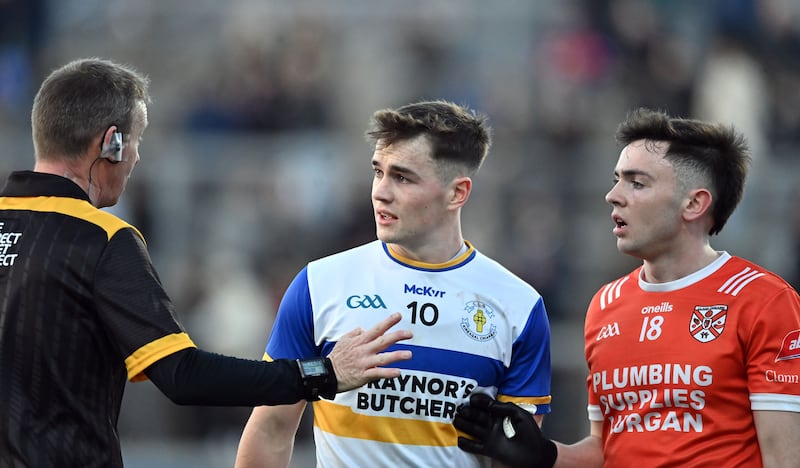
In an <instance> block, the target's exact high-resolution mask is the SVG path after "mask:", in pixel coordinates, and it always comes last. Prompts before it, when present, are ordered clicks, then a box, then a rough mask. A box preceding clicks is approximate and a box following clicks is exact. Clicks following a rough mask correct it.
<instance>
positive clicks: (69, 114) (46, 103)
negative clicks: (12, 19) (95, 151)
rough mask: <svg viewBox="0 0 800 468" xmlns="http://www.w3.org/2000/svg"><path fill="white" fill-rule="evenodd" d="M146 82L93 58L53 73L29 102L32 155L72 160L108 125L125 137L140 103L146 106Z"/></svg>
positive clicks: (120, 67) (122, 67)
mask: <svg viewBox="0 0 800 468" xmlns="http://www.w3.org/2000/svg"><path fill="white" fill-rule="evenodd" d="M149 84H150V81H149V78H147V77H146V76H144V75H141V74H140V73H138V72H137V71H135V70H134V69H133V68H131V67H128V66H126V65H120V64H117V63H114V62H111V61H109V60H104V59H99V58H85V59H78V60H74V61H72V62H70V63H68V64H66V65H64V66H62V67H60V68H58V69H56V70H54V71H53V72H52V73H51V74H50V75H49V76H48V77H47V78H46V79H45V80H44V82H43V83H42V86H41V87H40V88H39V91H38V92H37V93H36V97H35V98H34V100H33V110H32V112H31V126H32V128H33V144H34V147H35V148H36V154H37V155H43V156H44V157H47V155H51V154H59V155H64V156H68V157H69V156H72V157H77V156H79V155H80V154H82V153H83V152H84V151H86V148H87V147H88V146H89V144H90V143H91V141H92V138H94V137H95V136H97V135H98V134H99V133H101V132H103V131H104V130H106V129H107V128H108V127H109V126H111V125H116V126H117V127H118V128H119V131H120V132H123V133H126V134H127V133H129V132H130V131H131V126H132V125H133V123H134V122H133V120H134V118H136V117H137V116H138V112H137V110H138V109H139V108H140V107H139V105H140V103H144V104H145V105H147V104H149V103H150V96H149V94H148V86H149ZM135 112H137V115H134V113H135Z"/></svg>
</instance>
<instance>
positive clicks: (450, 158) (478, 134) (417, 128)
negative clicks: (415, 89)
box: [367, 100, 492, 175]
mask: <svg viewBox="0 0 800 468" xmlns="http://www.w3.org/2000/svg"><path fill="white" fill-rule="evenodd" d="M487 120H488V119H487V117H486V116H485V115H483V114H479V113H477V112H475V111H473V110H471V109H469V108H467V107H464V106H459V105H457V104H454V103H452V102H447V101H442V100H437V101H421V102H416V103H413V104H407V105H405V106H402V107H399V108H397V109H383V110H379V111H376V112H375V113H374V114H373V115H372V121H371V122H370V130H369V131H368V132H367V139H368V140H371V141H373V142H376V143H377V142H378V140H380V141H381V143H382V144H384V145H386V146H389V145H392V144H394V143H396V142H398V141H404V140H410V139H413V138H416V137H418V136H420V135H424V136H425V137H426V138H427V139H428V141H430V144H431V148H432V155H431V156H432V158H433V159H434V161H436V162H437V163H439V164H440V165H447V164H456V165H459V166H461V167H463V168H465V169H466V170H467V171H468V174H469V175H471V174H474V173H475V172H477V171H478V169H479V168H480V167H481V164H482V163H483V160H484V159H485V158H486V155H487V154H488V152H489V147H490V146H491V144H492V139H491V128H490V127H489V125H488V124H487ZM442 163H444V164H442Z"/></svg>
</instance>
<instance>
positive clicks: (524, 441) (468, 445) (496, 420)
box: [453, 393, 558, 468]
mask: <svg viewBox="0 0 800 468" xmlns="http://www.w3.org/2000/svg"><path fill="white" fill-rule="evenodd" d="M506 418H508V420H509V421H508V423H506V424H509V423H510V424H511V426H513V429H504V428H503V420H504V419H506ZM453 426H455V428H456V429H457V430H458V431H460V432H461V433H462V434H465V435H467V436H468V437H463V436H462V435H459V437H458V447H459V448H460V449H461V450H464V451H466V452H470V453H475V454H478V455H486V456H488V457H491V458H493V459H495V460H497V461H499V462H501V463H504V464H506V465H508V466H510V467H529V468H551V467H552V466H553V464H554V463H555V462H556V456H557V455H558V450H557V449H556V445H555V444H554V443H553V442H552V441H551V440H549V439H546V438H545V437H544V436H543V435H542V432H541V430H539V425H538V424H536V421H535V420H534V419H533V415H531V414H530V413H529V412H527V411H526V410H525V409H523V408H521V407H519V406H517V405H515V404H514V403H503V402H499V401H497V400H495V399H493V398H491V397H490V396H488V395H486V394H483V393H473V394H472V395H471V396H470V399H469V404H468V405H465V406H462V407H461V408H459V410H458V412H456V416H455V418H454V419H453ZM506 431H508V433H509V434H512V435H511V436H510V437H509V435H508V434H507V432H506Z"/></svg>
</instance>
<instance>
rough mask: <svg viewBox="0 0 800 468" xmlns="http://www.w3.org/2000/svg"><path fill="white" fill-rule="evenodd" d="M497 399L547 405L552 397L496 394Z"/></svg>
mask: <svg viewBox="0 0 800 468" xmlns="http://www.w3.org/2000/svg"><path fill="white" fill-rule="evenodd" d="M497 400H498V401H504V402H508V403H525V404H531V403H532V404H534V405H549V404H550V402H551V401H552V400H553V397H551V396H549V395H548V396H546V397H538V398H520V397H512V396H508V395H497Z"/></svg>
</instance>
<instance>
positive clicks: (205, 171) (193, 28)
mask: <svg viewBox="0 0 800 468" xmlns="http://www.w3.org/2000/svg"><path fill="white" fill-rule="evenodd" d="M85 56H100V57H107V58H111V59H114V60H116V61H121V62H126V63H130V64H132V65H134V66H135V67H136V68H137V69H139V70H140V71H142V72H144V73H146V74H148V75H150V77H151V78H152V89H151V92H152V95H153V99H154V101H153V104H152V106H151V108H150V127H149V129H148V130H147V132H146V133H145V139H144V142H143V143H142V146H141V148H140V152H141V156H142V161H141V163H140V165H139V166H138V168H137V170H136V174H135V175H134V177H133V178H132V179H131V183H130V184H129V186H128V190H127V192H126V194H125V195H124V196H123V200H122V202H121V203H120V205H118V206H117V207H115V208H114V209H113V210H114V211H116V212H117V213H118V214H120V215H121V216H122V217H123V218H125V219H127V220H129V221H130V222H132V223H134V224H135V225H137V226H138V227H139V228H141V230H142V231H143V232H144V234H145V236H146V238H147V239H148V242H149V245H150V249H151V254H152V257H153V261H154V263H155V265H156V267H157V268H158V270H159V272H160V274H161V277H162V280H163V281H164V283H165V285H166V288H167V290H168V291H169V292H170V294H171V296H172V297H173V299H174V301H175V303H176V305H177V308H178V311H179V314H180V316H181V319H182V320H183V322H184V323H185V325H186V326H187V328H188V330H189V332H190V334H191V335H192V336H193V337H194V339H195V341H196V342H197V343H198V344H199V345H201V346H202V347H204V348H207V349H209V350H213V351H217V352H223V353H230V354H235V355H238V356H245V357H252V358H260V356H261V354H262V352H263V348H264V344H265V341H266V337H267V335H268V331H269V327H270V326H271V322H272V317H273V316H274V312H275V309H276V306H277V301H279V299H280V296H281V293H282V291H283V289H284V288H285V287H286V285H287V284H288V282H289V281H290V280H291V277H292V276H293V275H294V274H295V273H296V271H297V270H299V269H300V268H301V267H302V266H303V265H304V264H305V262H307V261H309V260H311V259H313V258H316V257H319V256H321V255H325V254H329V253H333V252H335V251H337V250H341V249H343V248H346V247H349V246H353V245H356V244H358V243H360V242H363V241H366V240H369V239H371V238H373V236H374V230H373V229H374V226H373V222H372V221H371V219H372V215H371V211H370V201H369V184H370V179H371V168H370V165H369V163H368V161H369V157H370V148H369V146H368V144H367V143H366V141H365V140H364V138H363V132H364V130H365V126H366V123H367V121H368V118H369V116H370V115H371V113H372V112H373V111H374V110H376V109H379V108H383V107H391V106H397V105H401V104H405V103H407V102H410V101H415V100H419V99H429V98H444V99H449V100H453V101H456V102H459V103H463V104H467V105H469V106H471V107H474V108H477V109H480V110H482V111H484V112H486V113H487V114H488V115H489V117H490V119H491V123H492V125H493V127H494V146H493V149H492V151H491V154H490V157H489V158H488V159H487V161H486V163H485V165H484V167H483V169H482V170H481V172H480V173H479V175H478V178H477V183H476V188H475V191H474V192H473V196H472V199H471V202H470V204H469V205H468V207H467V208H466V210H465V213H464V231H465V236H466V237H467V238H468V239H470V240H471V241H473V243H474V244H475V245H476V246H477V247H478V248H479V249H480V250H482V251H483V252H485V253H487V254H489V255H490V256H493V257H495V258H496V259H498V260H500V261H501V262H503V263H504V264H505V265H507V266H508V267H509V268H510V269H511V270H513V271H515V272H516V273H517V274H519V275H520V276H522V277H523V278H525V279H527V280H529V281H530V282H531V283H532V284H533V285H534V286H536V287H537V288H538V289H539V290H540V291H541V292H542V293H543V295H544V297H545V300H546V304H547V307H548V310H549V312H550V318H551V322H552V329H553V358H554V363H553V364H554V369H553V370H554V376H553V377H554V379H553V396H554V399H553V414H552V415H550V416H549V417H547V418H546V421H545V431H546V432H547V433H548V434H549V435H551V436H552V437H555V438H557V439H560V440H563V441H565V442H572V441H576V440H578V439H579V438H580V437H582V436H583V435H584V434H585V433H586V430H587V429H588V424H587V422H586V413H585V403H586V401H585V389H584V380H583V379H584V373H585V366H584V363H583V357H582V321H583V314H584V311H585V307H586V304H587V303H588V301H589V299H590V297H591V295H592V294H593V293H594V292H595V290H596V289H597V288H598V287H600V286H601V285H602V284H604V283H605V282H607V281H610V280H612V279H614V278H616V277H617V276H618V275H621V274H623V273H625V272H627V271H629V270H630V269H631V268H633V267H634V266H635V262H633V261H632V260H630V259H627V258H625V257H623V256H622V255H620V254H619V253H617V251H616V249H615V248H614V240H613V236H612V235H611V221H610V218H609V214H610V208H609V207H608V206H607V205H605V202H604V200H603V195H604V194H605V192H606V190H607V189H608V188H609V187H610V184H611V178H612V169H613V165H614V163H615V161H616V158H617V154H618V149H617V148H616V147H615V145H614V142H613V132H614V129H615V127H616V124H617V123H618V122H619V121H620V120H621V119H622V118H623V117H624V115H625V113H626V112H627V111H628V110H629V109H631V108H633V107H636V106H640V105H647V106H651V107H657V108H660V109H664V110H667V111H669V112H670V113H672V114H675V115H682V116H692V117H699V118H710V119H714V120H719V121H722V122H727V123H732V124H734V125H736V126H737V127H738V128H739V129H740V130H742V131H744V132H745V133H746V135H747V136H748V138H749V139H750V142H751V145H752V147H753V152H754V160H755V161H754V162H755V165H754V170H753V172H752V176H751V179H750V182H749V184H748V186H747V193H746V201H745V203H744V204H743V205H742V206H741V207H740V209H739V210H738V212H737V213H736V214H735V215H734V216H733V218H732V219H731V220H730V222H729V224H728V226H727V227H726V231H725V233H724V234H723V235H722V236H721V237H720V238H719V239H716V240H715V241H714V245H715V246H716V247H717V248H720V249H729V250H731V251H732V252H733V253H735V254H738V255H741V256H745V257H748V258H750V259H752V260H754V261H756V262H758V263H761V264H763V265H764V266H766V267H768V268H770V269H772V270H773V271H775V272H777V273H778V274H781V275H783V276H784V277H785V278H787V279H788V280H790V281H791V282H792V283H793V284H794V286H795V287H798V286H800V265H799V264H800V260H798V259H799V258H800V252H799V250H800V209H798V208H797V203H798V201H800V189H798V181H799V180H800V175H798V174H800V172H798V169H800V159H798V155H797V151H798V145H800V3H798V2H797V1H795V0H719V1H715V0H703V1H699V2H698V1H696V0H675V1H668V0H602V1H592V0H585V1H578V0H526V1H522V0H501V1H497V2H486V1H481V0H427V1H422V0H406V1H391V0H327V1H326V0H316V1H306V0H300V1H292V2H289V1H279V0H233V1H228V2H218V1H215V0H195V1H191V2H189V1H179V0H137V1H133V0H105V1H99V0H59V1H55V0H51V1H47V0H0V142H2V143H1V144H0V148H1V149H2V156H0V177H2V178H3V179H5V176H6V175H7V174H8V173H9V172H10V171H11V170H14V169H29V168H30V167H32V163H33V147H32V144H31V141H30V121H29V119H30V106H31V101H32V98H33V95H34V94H35V92H36V90H37V88H38V85H39V84H40V82H41V80H42V79H43V78H44V77H45V76H46V74H47V73H48V72H49V71H50V70H51V69H52V68H54V67H56V66H59V65H61V64H63V63H65V62H67V61H69V60H72V59H74V58H78V57H85ZM248 414H249V409H246V408H235V409H231V408H197V407H177V406H175V405H173V404H172V403H170V402H169V401H168V400H167V399H166V398H165V397H163V396H162V395H161V394H160V393H159V392H158V391H157V390H156V389H155V387H154V386H152V385H151V384H147V383H145V384H130V385H129V386H128V389H127V391H126V398H125V401H124V404H123V414H122V419H121V422H120V433H121V439H122V445H123V452H124V453H125V459H126V463H127V465H128V466H130V467H140V466H141V467H145V466H147V467H149V468H162V467H163V468H172V467H205V466H208V467H219V466H230V465H232V460H233V456H234V454H235V449H236V444H237V442H238V437H239V434H240V432H241V429H242V427H243V425H244V423H245V421H246V419H247V416H248ZM307 416H308V415H307ZM311 464H313V455H311V445H310V420H309V419H308V417H306V418H305V419H304V422H303V424H302V426H301V430H300V434H299V436H298V449H297V450H296V459H295V462H294V466H310V465H311Z"/></svg>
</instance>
